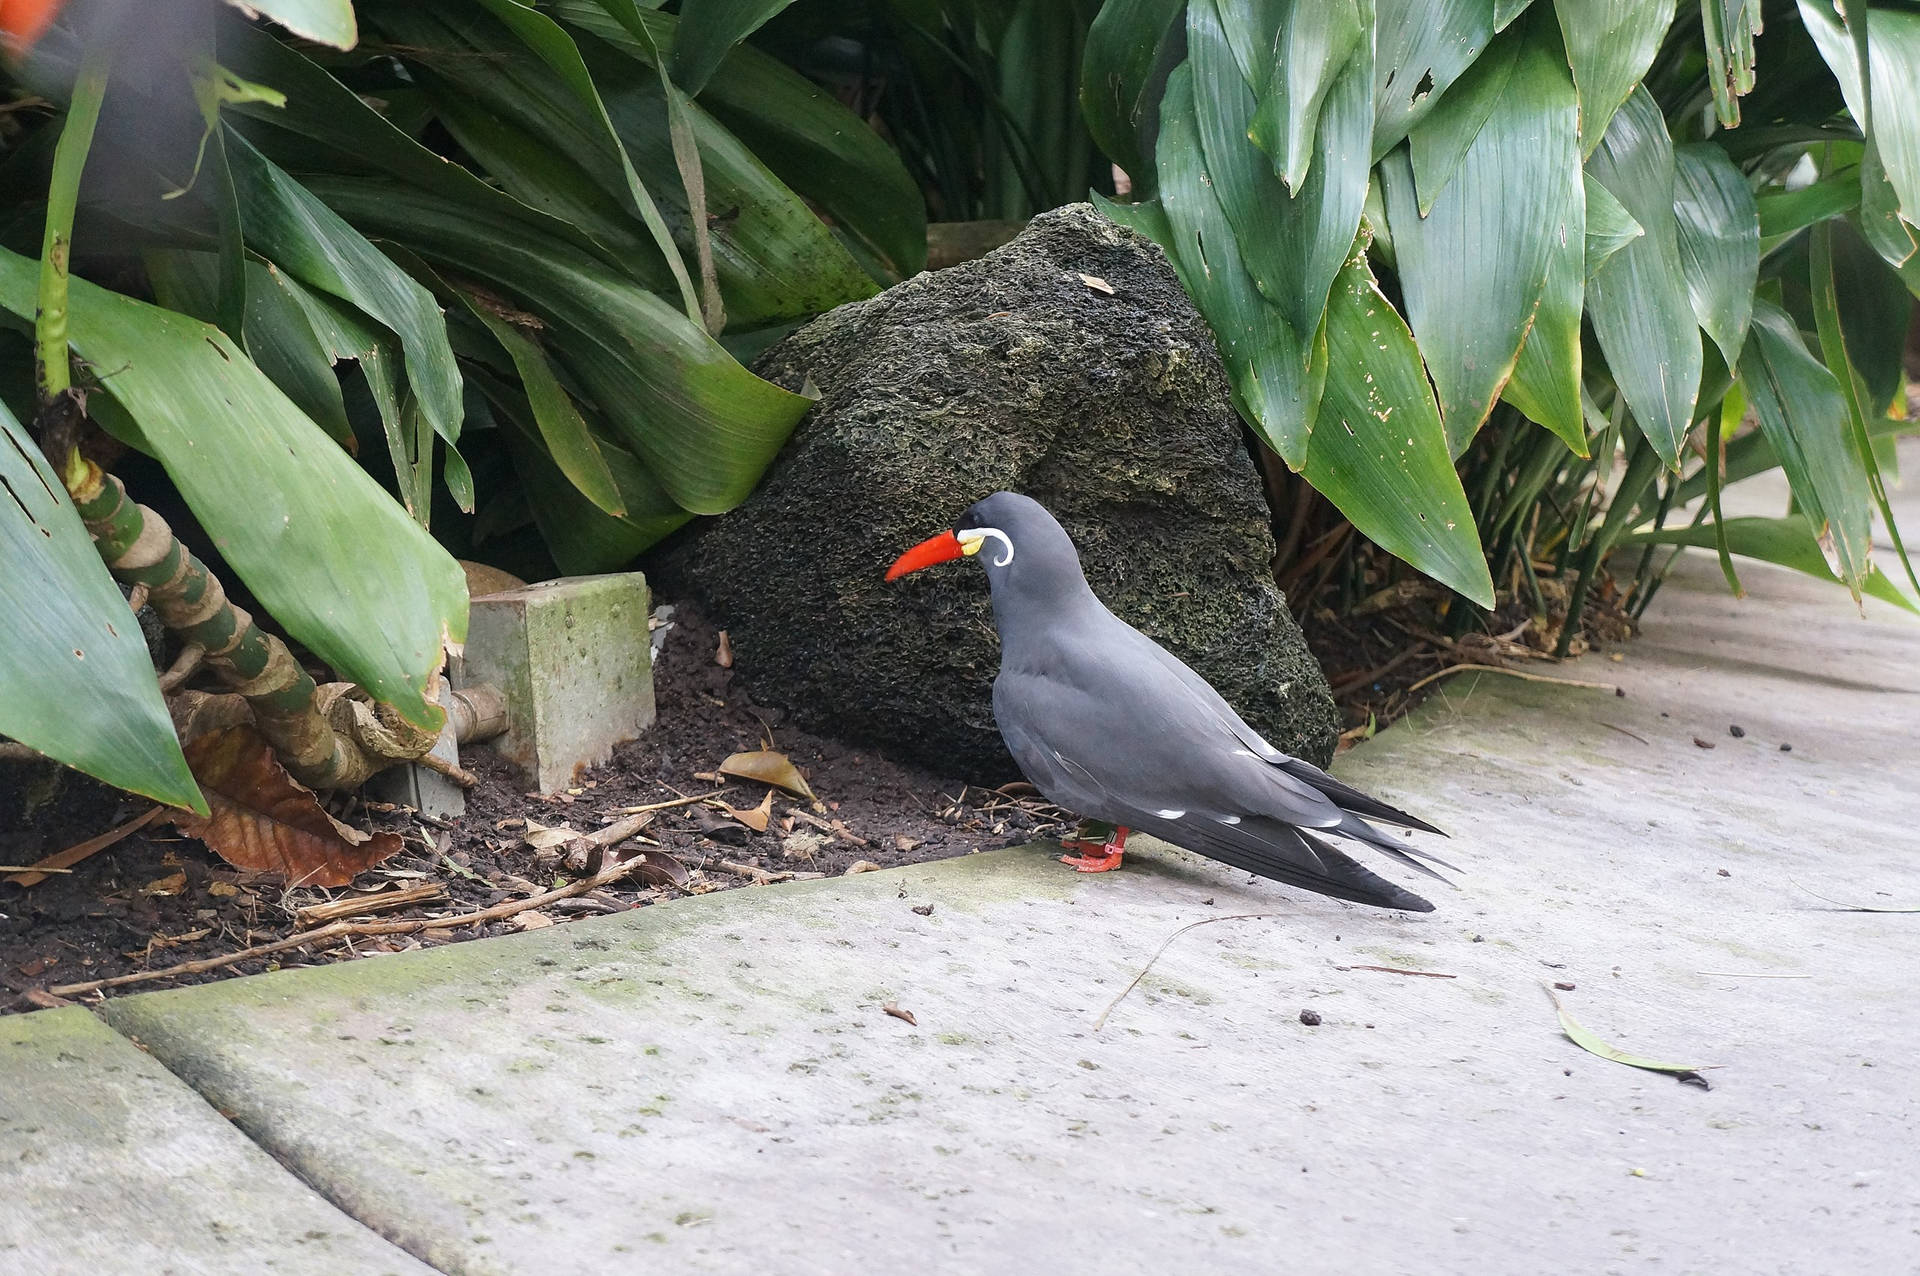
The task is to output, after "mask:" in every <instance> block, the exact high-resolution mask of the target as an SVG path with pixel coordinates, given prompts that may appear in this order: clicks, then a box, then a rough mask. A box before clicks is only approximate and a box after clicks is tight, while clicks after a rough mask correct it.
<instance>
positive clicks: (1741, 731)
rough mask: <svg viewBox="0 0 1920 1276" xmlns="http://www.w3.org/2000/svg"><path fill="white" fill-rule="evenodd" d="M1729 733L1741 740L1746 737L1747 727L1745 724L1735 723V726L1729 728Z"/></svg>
mask: <svg viewBox="0 0 1920 1276" xmlns="http://www.w3.org/2000/svg"><path fill="white" fill-rule="evenodd" d="M1727 734H1728V735H1730V736H1732V737H1733V738H1734V739H1736V740H1741V739H1745V738H1746V734H1747V729H1746V728H1745V727H1743V726H1740V725H1738V724H1735V725H1734V726H1730V727H1728V728H1727Z"/></svg>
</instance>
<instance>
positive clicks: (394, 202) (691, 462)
mask: <svg viewBox="0 0 1920 1276" xmlns="http://www.w3.org/2000/svg"><path fill="white" fill-rule="evenodd" d="M313 188H314V192H315V193H316V194H317V195H319V196H320V197H321V198H322V199H324V200H326V201H327V202H328V203H329V204H331V205H333V206H334V207H335V208H337V209H339V210H341V212H342V213H343V214H344V215H345V216H347V217H348V218H349V219H350V220H353V221H356V222H359V223H361V224H363V225H366V226H369V227H372V228H375V230H376V231H377V233H381V234H384V235H388V236H391V237H392V238H393V239H395V240H398V241H400V242H402V243H404V244H405V245H406V246H407V247H409V248H411V249H412V250H413V251H415V252H417V253H419V254H420V255H421V256H422V257H424V258H426V259H427V260H428V261H430V262H433V263H435V264H436V265H438V266H443V267H445V268H447V269H448V270H449V271H451V272H453V273H455V274H457V275H460V276H462V277H465V278H471V279H478V280H481V281H482V282H484V283H486V284H488V285H489V286H490V287H492V288H494V289H496V290H498V291H500V292H502V293H504V294H505V295H507V296H509V297H511V298H512V299H513V301H514V303H515V304H516V305H519V306H522V307H524V308H525V309H526V310H528V311H531V312H532V313H533V314H534V315H536V316H538V317H539V319H540V320H541V322H542V323H544V324H546V325H547V327H548V330H549V333H550V336H549V339H548V342H547V346H548V352H549V354H551V355H552V356H553V357H555V358H556V359H558V360H559V361H560V362H561V363H563V364H565V365H566V366H567V367H568V368H569V369H570V370H571V371H572V372H573V374H574V377H575V378H576V380H577V381H578V382H579V383H580V386H581V388H582V389H583V390H584V391H585V394H586V397H587V398H588V399H589V400H591V401H592V402H593V403H594V404H596V405H597V406H598V408H599V410H600V412H601V413H602V414H604V416H605V417H606V419H607V421H608V423H609V424H610V425H611V426H612V427H613V428H614V429H616V430H617V431H619V433H620V435H621V437H622V438H624V439H625V440H626V441H627V443H628V444H629V445H630V446H631V447H632V448H633V450H634V452H635V453H636V454H637V455H638V456H639V457H640V459H641V460H642V461H643V462H644V463H645V464H646V465H647V467H648V468H649V469H651V470H652V471H653V472H654V474H655V476H656V478H657V480H658V481H659V482H660V483H661V484H662V485H664V486H665V488H666V489H667V491H669V492H670V493H671V494H672V496H673V499H674V500H676V501H678V502H679V503H680V504H681V505H682V506H683V507H685V508H686V509H688V510H690V511H692V512H694V513H696V514H719V513H724V512H725V511H727V510H729V509H731V508H733V506H735V505H737V504H738V503H739V502H740V501H741V500H743V499H745V497H746V495H747V494H748V493H749V492H751V491H752V490H753V486H754V484H755V483H756V482H757V481H758V479H759V477H760V475H761V473H762V472H763V471H764V470H765V469H766V467H767V465H768V464H769V463H770V462H771V461H772V460H773V457H774V455H775V454H776V453H777V452H778V451H779V449H780V445H781V444H782V443H784V442H785V441H786V438H787V436H788V435H789V434H790V433H792V431H793V427H794V425H795V424H796V423H797V422H798V421H799V419H800V416H801V414H802V413H804V412H805V411H806V409H807V407H808V406H809V404H810V400H808V399H806V398H804V397H802V396H800V395H797V394H791V393H789V392H787V391H785V390H782V389H781V388H780V387H778V386H776V385H773V384H771V383H769V382H766V381H762V380H761V379H760V378H758V377H756V376H754V375H753V374H752V373H751V372H748V371H747V370H746V369H745V368H743V367H741V366H740V365H739V364H738V363H736V362H735V361H734V359H733V357H732V356H731V355H729V354H728V353H727V352H726V350H725V349H724V348H723V347H722V346H721V345H720V344H719V343H718V342H717V341H715V340H714V339H713V338H712V337H711V336H709V335H708V334H707V333H706V331H705V330H704V329H703V328H701V326H700V325H699V324H698V323H696V322H694V321H692V320H689V319H688V318H687V317H686V315H685V314H683V313H681V312H680V311H678V310H676V309H675V308H674V307H672V306H669V305H667V304H666V303H665V302H663V301H661V300H660V298H658V297H656V296H654V295H653V294H652V293H650V292H647V291H646V290H645V289H642V288H641V287H639V286H638V285H637V284H635V283H633V282H632V281H631V280H628V279H623V278H621V277H619V276H617V275H614V274H613V273H611V272H609V271H608V270H606V269H605V267H604V266H603V265H601V263H600V262H599V260H598V258H596V257H593V256H591V255H590V254H587V253H584V252H581V251H580V250H579V249H577V248H575V247H574V246H573V245H571V244H569V243H566V242H564V241H558V240H553V239H549V238H547V237H544V236H541V235H538V234H535V233H531V232H529V231H528V229H527V228H526V227H525V226H523V225H519V224H513V223H509V224H506V225H500V224H496V223H494V222H493V221H491V220H489V219H487V218H485V217H481V216H477V215H476V212H475V210H473V209H471V208H469V207H466V206H464V205H459V204H450V203H449V202H448V201H445V200H442V199H439V198H438V197H436V196H433V195H430V194H427V193H425V192H421V191H415V190H409V189H407V188H405V187H400V186H396V185H394V184H392V183H389V182H385V181H382V180H378V179H366V178H330V179H327V180H324V181H322V180H318V179H316V180H315V181H314V182H313ZM629 508H631V507H629Z"/></svg>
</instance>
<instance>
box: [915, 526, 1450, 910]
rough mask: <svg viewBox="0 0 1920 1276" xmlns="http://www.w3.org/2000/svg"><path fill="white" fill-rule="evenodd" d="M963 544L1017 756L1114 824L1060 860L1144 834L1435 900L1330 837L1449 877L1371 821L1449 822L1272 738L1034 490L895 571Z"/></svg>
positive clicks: (1065, 796) (1349, 888)
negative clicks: (1106, 583) (1094, 561)
mask: <svg viewBox="0 0 1920 1276" xmlns="http://www.w3.org/2000/svg"><path fill="white" fill-rule="evenodd" d="M963 556H965V557H975V556H977V557H978V559H979V561H980V562H981V563H982V564H984V565H985V567H986V571H987V584H988V586H989V587H990V588H991V590H992V592H993V623H994V627H995V628H996V629H998V630H999V631H1000V674H999V676H998V677H996V678H995V679H994V680H993V716H994V721H995V722H996V723H998V724H999V727H1000V735H1001V737H1002V738H1003V739H1004V740H1005V741H1006V742H1007V749H1008V751H1009V752H1011V753H1012V754H1013V760H1014V761H1015V762H1017V763H1018V764H1019V766H1020V770H1021V771H1022V772H1023V773H1025V775H1026V777H1027V779H1029V780H1031V781H1032V782H1033V785H1034V787H1035V788H1037V789H1039V790H1040V792H1042V793H1043V794H1045V795H1046V797H1047V800H1048V801H1050V802H1053V803H1054V804H1056V805H1058V806H1061V807H1065V808H1066V809H1067V810H1070V811H1073V812H1075V813H1077V814H1079V815H1081V816H1083V817H1085V818H1088V819H1092V820H1097V821H1101V822H1103V823H1107V824H1111V825H1113V826H1114V833H1113V835H1112V837H1111V838H1109V839H1108V840H1107V841H1106V842H1105V843H1095V842H1090V841H1088V842H1069V843H1067V849H1070V850H1079V851H1081V852H1082V854H1080V855H1078V856H1067V857H1064V859H1063V862H1064V863H1067V864H1071V865H1073V866H1074V867H1075V868H1077V869H1079V870H1080V871H1081V872H1086V873H1098V872H1105V871H1107V870H1109V869H1114V868H1118V867H1119V866H1120V856H1121V853H1122V852H1123V851H1124V849H1125V847H1126V840H1127V834H1128V833H1129V832H1130V831H1136V830H1137V831H1139V832H1144V833H1150V834H1152V835H1153V836H1155V837H1158V838H1162V839H1164V840H1165V841H1168V842H1172V843H1174V844H1175V845H1176V846H1184V847H1186V848H1187V849H1188V850H1192V851H1197V852H1199V853H1200V854H1202V855H1206V856H1209V857H1211V858H1213V859H1216V860H1219V861H1221V862H1222V863H1225V864H1231V865H1233V866H1234V867H1235V868H1239V869H1244V870H1246V871H1247V872H1249V873H1256V874H1258V875H1259V876H1261V877H1268V878H1272V879H1273V880H1275V881H1279V882H1286V883H1288V884H1290V885H1293V886H1303V887H1305V888H1306V889H1308V890H1311V891H1318V892H1320V893H1321V894H1323V895H1331V896H1333V897H1335V898H1336V899H1348V900H1353V901H1354V902H1355V903H1360V904H1372V905H1375V906H1376V907H1380V908H1404V909H1408V910H1411V911H1414V912H1422V913H1426V912H1432V911H1433V905H1432V904H1430V903H1428V902H1427V901H1426V900H1424V899H1422V898H1420V897H1419V896H1418V895H1415V894H1413V893H1412V892H1410V891H1407V890H1403V889H1402V888H1400V887H1399V886H1397V885H1395V884H1394V883H1392V882H1390V881H1387V880H1386V879H1385V878H1383V877H1379V876H1376V875H1375V874H1373V873H1371V872H1368V871H1367V870H1366V869H1365V868H1362V867H1361V866H1360V865H1359V864H1357V863H1355V862H1354V861H1353V860H1352V859H1351V858H1349V857H1348V856H1347V855H1345V854H1344V853H1342V852H1341V851H1340V850H1338V849H1337V848H1335V847H1334V846H1333V845H1332V844H1331V843H1330V842H1328V841H1327V840H1326V839H1327V838H1328V837H1330V836H1331V837H1338V838H1344V839H1347V840H1349V841H1353V842H1359V843H1361V844H1363V845H1366V846H1370V847H1373V848H1374V849H1375V850H1378V851H1381V852H1383V853H1385V854H1387V855H1389V856H1391V857H1392V858H1393V859H1395V860H1397V861H1399V862H1400V863H1401V864H1404V865H1406V866H1408V867H1410V868H1414V869H1417V870H1419V871H1420V872H1422V873H1425V874H1427V875H1428V876H1429V877H1433V878H1436V879H1437V880H1439V881H1442V882H1444V881H1446V880H1447V879H1446V878H1444V877H1441V876H1440V875H1439V874H1438V873H1436V872H1434V871H1433V870H1432V869H1431V868H1428V867H1427V866H1426V864H1423V863H1421V862H1420V861H1421V859H1425V860H1430V861H1432V862H1433V863H1435V864H1438V865H1440V866H1441V867H1442V868H1449V869H1451V868H1453V866H1452V865H1451V864H1448V863H1447V862H1446V861H1444V860H1442V859H1440V858H1438V857H1437V856H1434V855H1430V854H1428V853H1426V852H1424V851H1419V850H1416V849H1414V848H1413V847H1412V846H1410V845H1408V844H1406V843H1404V842H1400V841H1397V840H1395V839H1393V838H1391V837H1389V836H1387V834H1385V833H1383V832H1381V831H1380V830H1379V829H1377V828H1375V827H1374V826H1373V825H1372V824H1370V823H1368V821H1369V820H1379V821H1382V822H1383V823H1387V824H1395V825H1399V826H1401V827H1403V828H1409V829H1419V830H1421V831H1423V832H1427V833H1439V832H1440V830H1439V829H1437V828H1434V827H1433V826H1432V825H1431V824H1428V823H1426V822H1424V821H1422V820H1417V819H1415V818H1414V817H1413V816H1411V815H1408V814H1407V813H1406V812H1404V811H1400V810H1396V809H1395V808H1393V807H1391V806H1388V805H1387V804H1386V803H1384V802H1381V801H1378V800H1377V799H1375V798H1371V797H1368V796H1367V795H1366V794H1364V793H1362V792H1360V791H1359V790H1358V789H1355V788H1353V787H1351V786H1350V785H1346V784H1342V783H1341V782H1340V781H1338V780H1336V779H1334V778H1333V777H1332V776H1330V775H1328V774H1327V773H1326V772H1325V771H1322V770H1321V769H1320V768H1319V767H1317V766H1314V765H1313V764H1312V763H1311V762H1303V761H1301V760H1300V759H1299V758H1293V757H1289V756H1287V755H1286V754H1284V753H1282V752H1281V751H1280V750H1278V749H1276V748H1274V747H1273V746H1272V745H1270V744H1268V743H1267V742H1266V741H1265V740H1263V739H1262V738H1261V737H1260V733H1259V732H1257V731H1255V730H1254V729H1253V728H1252V727H1250V726H1248V725H1247V724H1246V722H1245V721H1244V720H1242V718H1241V717H1240V715H1239V714H1238V713H1235V712H1234V711H1233V707H1232V706H1231V705H1229V704H1228V703H1227V702H1226V701H1225V700H1223V699H1221V698H1220V693H1219V692H1217V691H1215V690H1214V689H1213V688H1212V687H1210V686H1208V685H1207V683H1206V680H1205V679H1203V678H1201V677H1200V675H1199V674H1197V673H1195V672H1194V671H1193V670H1191V669H1189V668H1187V666H1186V665H1184V664H1182V663H1181V662H1180V661H1179V660H1178V659H1176V658H1175V657H1174V656H1173V655H1172V654H1171V653H1170V652H1168V651H1167V650H1166V649H1165V648H1163V647H1161V646H1160V644H1159V643H1156V642H1155V641H1153V639H1151V638H1149V637H1147V636H1146V635H1145V634H1143V633H1141V632H1140V631H1139V630H1137V629H1135V628H1134V627H1133V626H1131V625H1129V624H1127V623H1126V622H1125V621H1123V620H1121V619H1120V618H1119V617H1118V616H1115V615H1114V614H1113V613H1112V612H1110V611H1108V610H1107V608H1106V606H1105V605H1104V604H1102V603H1101V601H1100V600H1099V599H1098V598H1096V597H1094V594H1093V590H1092V589H1090V588H1089V587H1088V586H1087V578H1086V576H1085V574H1084V573H1083V572H1082V571H1081V570H1080V555H1079V554H1078V553H1077V552H1076V551H1075V550H1074V547H1073V541H1072V540H1071V539H1069V538H1068V536H1067V533H1066V531H1065V529H1063V528H1062V527H1061V526H1060V524H1059V523H1058V522H1057V521H1056V520H1055V519H1054V517H1053V515H1051V514H1049V513H1048V512H1047V511H1046V510H1045V509H1044V508H1043V507H1042V506H1041V505H1040V503H1039V502H1037V501H1034V500H1032V499H1031V498H1029V497H1025V496H1021V495H1019V494H1018V493H1015V492H996V493H994V494H993V495H992V496H989V497H987V498H986V499H985V500H983V501H981V502H979V503H978V504H977V505H975V506H973V507H972V508H971V509H969V510H968V511H967V512H966V513H965V514H964V515H963V516H962V517H961V519H960V521H959V523H958V525H957V526H956V527H955V528H954V529H953V530H952V531H947V532H942V533H940V534H939V535H938V536H934V537H931V538H929V539H928V540H925V541H923V542H921V543H920V544H918V545H916V546H914V547H913V548H912V549H910V550H908V551H907V552H906V553H904V554H902V555H901V556H900V557H899V559H898V560H897V561H896V562H895V563H894V564H893V566H892V567H891V568H890V569H889V570H888V572H887V579H888V580H896V579H898V578H899V577H901V576H904V575H906V574H907V573H908V572H913V571H919V570H920V569H921V568H923V567H931V566H933V565H934V564H935V563H942V562H947V561H949V560H951V559H955V558H960V557H963ZM1442 836H1444V834H1442ZM1415 856H1418V857H1420V858H1419V859H1416V858H1415ZM1454 871H1456V872H1457V871H1458V870H1457V869H1456V870H1454Z"/></svg>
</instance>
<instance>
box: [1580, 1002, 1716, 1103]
mask: <svg viewBox="0 0 1920 1276" xmlns="http://www.w3.org/2000/svg"><path fill="white" fill-rule="evenodd" d="M1547 996H1549V997H1551V998H1552V999H1553V1009H1554V1012H1555V1013H1556V1014H1558V1015H1559V1016H1560V1031H1562V1032H1564V1033H1566V1034H1567V1039H1568V1040H1569V1041H1571V1042H1573V1044H1574V1045H1576V1046H1579V1047H1580V1048H1581V1049H1582V1050H1585V1051H1586V1052H1587V1053H1588V1054H1594V1055H1598V1056H1600V1057H1601V1058H1602V1059H1606V1060H1609V1061H1611V1062H1613V1063H1624V1064H1625V1065H1626V1066H1627V1067H1629V1068H1643V1069H1645V1070H1646V1071H1648V1072H1665V1073H1669V1074H1671V1075H1672V1076H1673V1078H1674V1080H1676V1081H1678V1082H1680V1083H1681V1084H1682V1085H1691V1086H1698V1087H1699V1088H1700V1089H1702V1090H1711V1089H1713V1086H1712V1085H1711V1084H1709V1083H1708V1081H1707V1079H1706V1078H1705V1077H1704V1076H1702V1075H1701V1073H1702V1072H1703V1071H1705V1070H1706V1069H1707V1068H1709V1067H1711V1066H1713V1065H1711V1064H1704V1063H1696V1064H1686V1063H1661V1062H1660V1061H1659V1060H1657V1059H1648V1058H1645V1057H1643V1056H1641V1055H1637V1054H1629V1053H1627V1052H1626V1051H1625V1050H1622V1049H1620V1048H1619V1047H1618V1046H1615V1045H1610V1044H1609V1043H1607V1042H1605V1041H1603V1040H1601V1039H1600V1038H1599V1037H1596V1036H1595V1035H1594V1034H1593V1033H1592V1032H1590V1031H1588V1030H1587V1028H1586V1027H1584V1026H1583V1025H1582V1024H1581V1023H1580V1021H1579V1020H1578V1019H1575V1018H1574V1017H1573V1016H1572V1015H1571V1014H1569V1013H1568V1012H1567V1008H1566V1006H1565V1005H1563V1004H1562V1003H1561V1001H1560V994H1559V993H1557V992H1555V991H1554V990H1553V987H1552V986H1551V985H1548V986H1547Z"/></svg>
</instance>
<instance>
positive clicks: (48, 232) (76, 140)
mask: <svg viewBox="0 0 1920 1276" xmlns="http://www.w3.org/2000/svg"><path fill="white" fill-rule="evenodd" d="M111 58H112V46H111V44H110V43H109V42H107V41H105V40H95V41H91V42H89V43H88V45H87V48H86V51H85V53H83V54H82V55H81V59H80V74H79V76H78V78H76V79H75V80H74V82H73V100H72V101H71V102H70V103H69V104H68V106H67V118H66V121H65V123H64V124H62V125H61V128H60V140H59V142H58V143H56V144H55V146H54V148H53V176H52V178H51V179H50V181H49V182H48V185H47V222H46V229H45V230H44V231H43V232H42V235H41V240H40V294H39V298H38V302H37V306H36V309H35V313H34V317H33V346H34V376H35V378H36V384H37V389H38V391H39V394H40V406H41V407H43V408H44V407H46V406H47V405H48V404H50V403H52V402H53V401H54V400H55V399H56V398H58V397H60V396H61V395H62V394H65V393H66V392H67V391H68V390H70V389H71V388H72V387H73V365H72V363H71V362H70V360H69V358H68V355H67V266H68V262H69V260H70V259H71V257H72V255H73V214H74V208H75V206H76V205H77V204H78V203H79V199H80V175H81V173H82V172H84V171H85V169H86V167H87V152H89V151H90V150H92V149H93V130H94V126H95V125H97V124H98V123H99V122H100V103H101V101H102V99H104V98H105V97H106V93H107V70H108V67H109V64H110V62H111ZM53 461H54V465H55V467H56V468H57V469H59V470H60V474H61V478H62V480H63V481H65V480H67V478H68V475H69V473H70V472H71V470H72V465H71V461H72V457H71V456H63V457H54V458H53ZM69 485H71V484H69Z"/></svg>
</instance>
